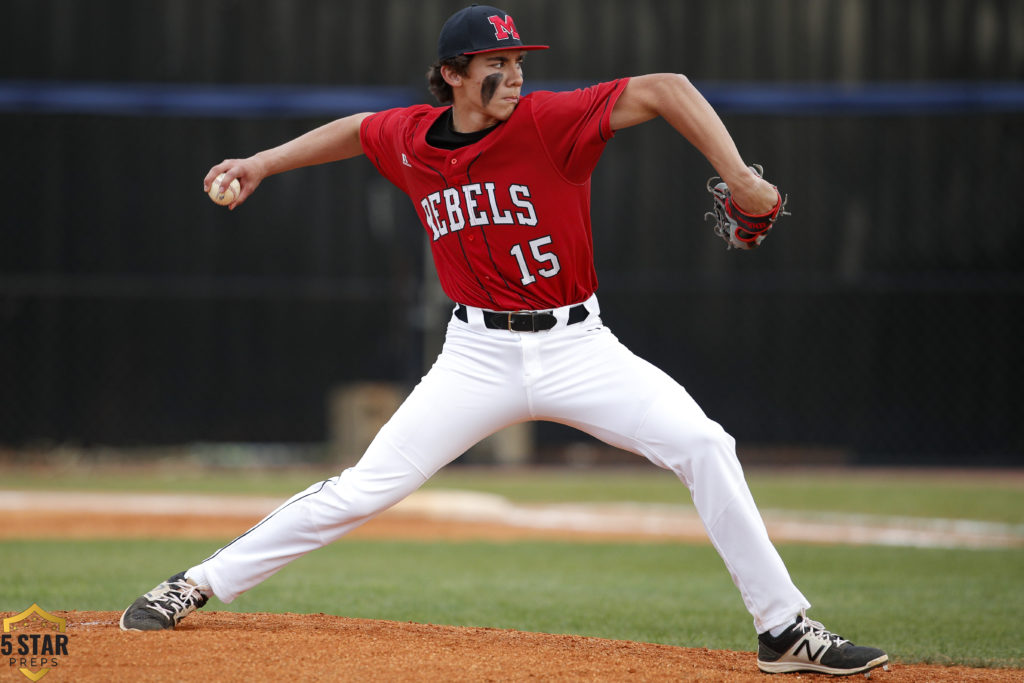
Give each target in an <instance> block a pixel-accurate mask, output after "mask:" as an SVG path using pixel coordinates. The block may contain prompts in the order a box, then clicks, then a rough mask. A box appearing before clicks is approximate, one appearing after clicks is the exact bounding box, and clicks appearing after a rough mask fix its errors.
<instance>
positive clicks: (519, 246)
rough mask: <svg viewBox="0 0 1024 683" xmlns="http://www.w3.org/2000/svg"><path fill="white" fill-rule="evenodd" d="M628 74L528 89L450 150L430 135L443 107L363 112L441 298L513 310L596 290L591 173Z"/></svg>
mask: <svg viewBox="0 0 1024 683" xmlns="http://www.w3.org/2000/svg"><path fill="white" fill-rule="evenodd" d="M627 82H628V79H621V80H617V81H612V82H609V83H602V84H599V85H595V86H592V87H590V88H586V89H584V90H576V91H573V92H561V93H552V92H535V93H531V94H529V95H526V96H524V97H522V98H521V99H520V100H519V104H518V106H517V107H516V109H515V111H514V112H513V113H512V116H511V117H509V119H508V120H507V121H504V122H503V123H501V124H499V125H498V126H497V127H496V128H495V130H494V131H492V132H491V133H490V134H488V135H487V136H486V137H484V138H483V139H482V140H480V141H478V142H475V143H473V144H470V145H467V146H465V147H461V148H459V149H456V150H445V149H439V148H437V147H433V146H431V145H429V144H428V143H427V141H426V134H427V130H428V129H429V128H430V126H431V124H433V123H434V122H435V121H436V120H437V118H438V117H439V116H441V114H442V113H444V111H445V110H446V108H445V107H432V106H429V105H417V106H412V107H406V108H402V109H391V110H388V111H383V112H379V113H377V114H373V115H372V116H369V117H367V118H366V119H365V120H364V121H363V123H362V127H361V128H360V140H361V142H362V145H363V151H364V152H365V153H366V156H367V157H368V158H369V159H370V161H371V162H373V164H374V166H376V167H377V170H379V171H380V172H381V174H382V175H384V177H386V178H387V179H388V180H390V181H391V182H392V183H394V184H395V185H396V186H397V187H398V188H399V189H401V190H402V191H403V192H405V193H406V194H407V195H409V197H410V199H412V201H413V204H414V205H415V207H416V210H417V213H418V214H419V217H420V220H421V221H422V222H423V227H424V228H425V229H426V231H427V235H428V236H429V237H430V239H431V240H432V243H431V248H432V249H431V250H432V253H433V256H434V264H435V265H436V267H437V273H438V276H439V277H440V280H441V287H442V288H443V289H444V292H445V294H447V295H448V297H449V298H451V299H452V300H453V301H455V302H457V303H461V304H466V305H467V306H475V307H478V308H486V309H491V310H496V311H517V310H544V309H550V308H557V307H560V306H567V305H570V304H575V303H579V302H581V301H584V300H586V299H587V298H589V297H590V295H591V294H593V293H594V291H595V290H596V289H597V274H596V272H595V270H594V244H593V237H592V235H591V225H590V175H591V173H592V172H593V169H594V166H595V165H596V164H597V160H598V159H599V158H600V157H601V153H602V152H603V151H604V146H605V144H606V143H607V142H608V140H609V139H611V137H612V135H613V131H612V129H611V124H610V119H611V112H612V108H613V107H614V105H615V102H616V100H617V99H618V97H619V95H620V94H621V93H622V91H623V89H625V87H626V83H627Z"/></svg>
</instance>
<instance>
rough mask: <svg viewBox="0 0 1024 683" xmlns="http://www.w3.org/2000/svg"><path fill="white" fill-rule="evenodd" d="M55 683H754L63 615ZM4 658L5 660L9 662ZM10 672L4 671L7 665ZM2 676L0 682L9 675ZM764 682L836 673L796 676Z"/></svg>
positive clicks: (449, 638)
mask: <svg viewBox="0 0 1024 683" xmlns="http://www.w3.org/2000/svg"><path fill="white" fill-rule="evenodd" d="M58 615H59V616H61V617H63V618H65V619H67V621H68V629H67V634H68V637H69V646H68V656H67V657H63V658H61V661H60V664H59V665H58V666H57V667H55V668H53V669H51V671H50V674H49V676H48V680H53V681H54V683H56V682H57V681H71V680H73V681H97V682H99V681H102V682H103V683H106V682H107V681H112V680H114V681H198V680H203V681H247V682H249V681H268V680H295V681H388V682H392V681H417V682H425V681H426V682H429V681H445V682H449V681H524V680H534V681H535V680H547V681H681V680H682V681H740V682H742V681H757V682H758V683H765V681H766V680H768V679H766V678H765V676H764V675H763V674H760V673H759V672H758V671H757V669H756V664H755V662H754V654H753V653H752V652H725V651H712V650H706V649H688V648H681V647H671V646H668V645H654V644H650V643H635V642H627V641H619V640H603V639H600V638H583V637H579V636H567V635H548V634H542V633H523V632H520V631H508V630H500V629H491V628H464V627H453V626H434V625H429V624H414V623H398V622H390V621H372V620H367V619H346V618H343V617H334V616H328V615H324V614H234V613H229V612H197V613H196V614H193V615H192V616H190V617H189V618H188V619H187V620H185V621H183V622H182V623H181V624H180V626H179V627H178V629H177V630H176V631H169V632H156V633H125V632H123V631H121V630H120V629H119V628H118V625H117V619H118V617H119V614H117V613H114V612H59V613H58ZM5 663H6V662H5ZM4 673H5V674H6V671H5V672H4ZM1019 677H1020V671H1007V670H986V669H968V668H963V667H938V666H902V665H899V664H896V665H892V666H890V670H889V671H882V670H880V669H879V670H876V671H875V672H874V673H873V674H872V680H878V681H884V682H892V683H896V682H904V681H913V682H915V683H917V682H924V681H928V682H940V683H941V682H943V681H950V682H953V681H957V682H960V681H1011V680H1020V678H1019ZM5 680H7V679H5ZM771 680H779V681H786V680H834V679H833V678H832V677H830V676H816V675H810V674H801V675H800V676H790V677H780V678H778V679H771Z"/></svg>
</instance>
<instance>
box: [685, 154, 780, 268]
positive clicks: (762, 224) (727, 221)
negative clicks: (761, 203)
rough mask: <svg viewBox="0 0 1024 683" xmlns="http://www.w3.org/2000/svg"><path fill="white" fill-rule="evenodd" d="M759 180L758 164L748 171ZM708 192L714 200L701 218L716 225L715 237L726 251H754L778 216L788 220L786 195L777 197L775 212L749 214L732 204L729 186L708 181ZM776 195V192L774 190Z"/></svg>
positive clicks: (715, 177) (713, 179) (759, 170)
mask: <svg viewBox="0 0 1024 683" xmlns="http://www.w3.org/2000/svg"><path fill="white" fill-rule="evenodd" d="M750 168H751V169H752V170H753V171H754V173H756V174H757V175H758V177H764V169H763V168H761V166H759V165H757V164H753V165H752V166H751V167H750ZM707 188H708V192H710V193H711V197H712V200H713V202H714V203H713V204H712V207H711V208H712V210H711V211H708V212H707V213H705V214H704V220H707V219H709V218H710V219H711V220H713V221H714V222H715V226H714V227H715V234H716V235H718V236H719V237H721V238H722V239H723V240H725V244H726V249H756V248H757V247H758V246H760V245H761V242H763V241H764V238H765V237H767V236H768V231H770V230H771V229H772V228H773V227H774V226H775V221H777V220H778V219H779V217H780V216H788V215H789V212H788V211H786V210H785V209H786V200H787V199H789V196H788V195H783V194H781V193H780V194H779V201H778V202H777V203H776V204H775V208H773V209H772V210H771V211H769V212H768V213H765V214H761V215H753V214H749V213H747V212H746V211H744V210H743V209H741V208H740V207H738V206H736V202H734V201H733V200H732V193H731V192H730V191H729V186H728V185H726V184H725V182H724V181H723V180H722V179H721V178H719V177H718V176H712V177H711V178H709V179H708V184H707ZM775 191H776V192H778V188H776V190H775Z"/></svg>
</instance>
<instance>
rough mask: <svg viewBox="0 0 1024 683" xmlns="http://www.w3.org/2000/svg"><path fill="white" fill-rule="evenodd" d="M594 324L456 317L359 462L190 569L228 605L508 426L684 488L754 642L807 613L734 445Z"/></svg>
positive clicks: (591, 307)
mask: <svg viewBox="0 0 1024 683" xmlns="http://www.w3.org/2000/svg"><path fill="white" fill-rule="evenodd" d="M585 306H586V307H587V309H588V311H590V315H589V317H587V319H585V320H584V321H583V322H579V323H575V324H573V325H568V324H567V319H568V309H569V307H565V308H562V309H557V310H556V311H555V316H556V319H557V320H558V324H557V325H556V326H555V327H554V328H553V329H551V330H548V331H543V332H522V333H519V332H509V331H506V330H493V329H488V328H487V327H485V326H484V324H483V320H482V314H481V312H480V311H479V310H478V309H472V308H469V309H467V311H468V318H469V320H468V322H462V321H461V320H459V319H457V318H455V317H453V318H452V320H451V322H449V324H448V333H447V337H446V340H445V344H444V348H443V350H442V351H441V354H440V356H439V357H438V359H437V361H436V363H435V364H434V366H433V367H432V368H431V369H430V371H429V372H428V373H427V374H426V376H424V377H423V379H422V380H421V382H420V383H419V384H418V385H417V386H416V388H415V389H414V390H413V392H412V393H411V394H410V395H409V397H408V398H407V399H406V401H405V402H404V403H403V404H402V405H401V407H400V408H399V409H398V411H397V412H396V413H395V415H394V416H393V417H392V418H391V420H390V421H389V422H388V423H387V424H386V425H384V427H383V428H382V429H381V430H380V432H379V433H378V434H377V436H376V438H375V439H374V440H373V442H372V443H371V444H370V446H369V448H368V449H367V451H366V453H365V454H364V455H363V457H362V459H360V461H359V462H358V463H357V464H356V465H354V466H353V467H351V468H348V469H346V470H344V471H343V472H342V473H341V474H340V475H338V476H336V477H333V478H331V479H328V480H327V481H323V482H319V483H317V484H314V485H313V486H311V487H310V488H308V489H307V490H305V491H303V492H301V493H299V494H296V495H295V496H294V497H292V498H291V499H290V500H288V501H287V502H285V503H284V504H283V505H282V506H281V507H279V508H278V509H277V510H275V511H274V512H272V513H271V514H270V515H269V516H267V517H266V518H265V519H264V520H263V521H261V522H260V523H259V524H257V525H256V526H255V527H253V528H252V529H250V530H249V531H248V532H246V533H245V534H243V535H242V536H240V537H239V538H237V539H235V540H234V541H232V542H231V543H229V544H228V545H226V546H225V547H223V548H221V549H220V550H219V551H217V552H216V553H215V554H214V555H213V556H212V557H210V558H209V559H207V560H206V561H204V562H203V563H202V564H201V565H198V566H196V567H194V568H192V569H191V570H189V572H188V575H189V576H190V578H193V577H196V576H200V577H205V580H206V582H207V583H208V584H209V585H210V586H211V588H212V589H213V592H214V594H216V596H217V597H218V598H220V599H221V600H222V601H224V602H231V601H232V600H234V599H235V598H236V597H237V596H238V595H240V594H241V593H243V592H244V591H246V590H248V589H250V588H252V587H253V586H255V585H257V584H259V583H260V582H262V581H264V580H265V579H267V578H268V577H270V576H271V575H273V574H274V573H276V572H277V571H279V570H280V569H281V568H282V567H284V566H285V565H286V564H288V563H289V562H291V561H292V560H294V559H296V558H298V557H300V556H302V555H304V554H305V553H308V552H310V551H311V550H315V549H317V548H320V547H322V546H325V545H327V544H329V543H331V542H333V541H336V540H337V539H339V538H340V537H341V536H343V535H345V534H346V533H348V532H349V531H351V530H352V529H354V528H356V527H358V526H359V525H361V524H363V523H364V522H367V521H368V520H370V519H372V518H373V517H374V516H375V515H377V514H379V513H380V512H382V511H384V510H386V509H387V508H389V507H391V506H392V505H394V504H395V503H397V502H399V501H400V500H402V499H403V498H405V497H406V496H408V495H409V494H410V493H412V492H413V491H415V490H416V489H417V488H419V487H420V486H421V485H422V484H423V483H424V482H425V481H426V480H427V479H429V478H430V477H431V476H432V475H433V474H434V473H435V472H437V471H438V470H439V469H441V468H442V467H443V466H445V465H447V464H448V463H449V462H451V461H452V460H454V459H455V458H457V457H458V456H459V455H461V454H462V453H463V452H465V451H466V450H467V449H469V448H470V447H471V446H473V445H474V444H475V443H477V442H478V441H480V440H481V439H483V438H485V437H487V436H489V435H490V434H493V433H494V432H496V431H498V430H499V429H501V428H503V427H506V426H508V425H511V424H515V423H518V422H523V421H527V420H550V421H554V422H560V423H563V424H567V425H570V426H572V427H576V428H578V429H580V430H582V431H584V432H586V433H588V434H591V435H593V436H595V437H597V438H598V439H601V440H602V441H604V442H606V443H609V444H611V445H612V446H616V447H618V448H620V449H624V450H626V451H630V452H633V453H637V454H639V455H642V456H644V457H646V458H647V459H648V460H650V461H651V462H653V463H654V464H655V465H658V466H659V467H662V468H665V469H668V470H671V471H672V472H674V473H675V474H676V476H678V477H679V479H681V480H682V481H683V483H685V484H686V486H687V487H688V488H689V489H690V493H691V495H692V497H693V502H694V505H695V506H696V509H697V512H698V514H699V515H700V518H701V520H702V521H703V523H704V527H705V529H706V530H707V533H708V537H709V538H710V539H711V542H712V544H714V547H715V548H716V549H717V551H718V553H719V555H721V557H722V559H723V560H724V561H725V565H726V568H727V569H728V571H729V573H730V575H731V576H732V579H733V581H734V582H735V584H736V587H737V588H738V589H739V591H740V594H741V596H742V598H743V602H744V604H745V605H746V607H747V609H748V610H749V611H750V613H751V614H752V615H753V617H754V627H755V628H756V629H757V631H758V632H763V631H765V630H768V629H769V628H773V627H775V626H779V625H781V624H784V623H788V622H789V621H790V620H791V619H792V617H793V616H794V615H796V614H797V613H798V612H799V611H800V610H802V609H806V608H807V607H809V606H810V603H808V602H807V600H806V599H805V598H804V596H803V595H802V594H801V593H800V591H799V590H797V588H796V586H795V585H794V584H793V582H792V580H791V579H790V576H789V572H788V571H787V570H786V567H785V565H784V564H783V562H782V559H781V558H780V557H779V555H778V553H777V552H776V550H775V547H774V546H773V545H772V543H771V541H770V540H769V538H768V533H767V531H766V530H765V527H764V523H763V521H762V520H761V516H760V514H759V513H758V511H757V508H756V507H755V505H754V500H753V498H752V497H751V495H750V491H749V489H748V488H747V484H746V482H745V480H744V477H743V471H742V469H741V467H740V464H739V461H738V459H737V457H736V451H735V441H734V440H733V438H732V437H731V436H729V435H728V434H727V433H726V432H725V431H724V430H723V429H722V427H721V426H720V425H718V423H716V422H713V421H712V420H710V419H708V418H707V416H705V415H704V412H703V411H702V410H701V409H700V407H699V406H698V405H697V404H696V402H695V401H694V400H693V399H692V398H691V397H690V395H689V394H687V392H686V391H685V390H684V389H683V388H682V387H681V386H680V385H679V384H678V383H676V382H675V381H674V380H673V379H672V378H671V377H669V376H668V375H666V374H665V373H664V372H662V371H661V370H659V369H657V368H655V367H654V366H653V365H651V364H650V363H648V362H646V361H644V360H642V359H640V358H638V357H637V356H635V355H634V354H633V353H632V352H630V351H629V350H628V349H626V347H625V346H623V345H622V344H621V343H620V342H619V341H618V339H616V338H615V336H614V335H613V334H612V333H611V332H610V331H609V330H608V329H607V328H606V327H604V326H603V325H602V324H601V320H600V318H599V313H600V311H599V308H598V304H597V299H596V297H592V298H591V299H590V300H588V301H587V302H586V303H585Z"/></svg>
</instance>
